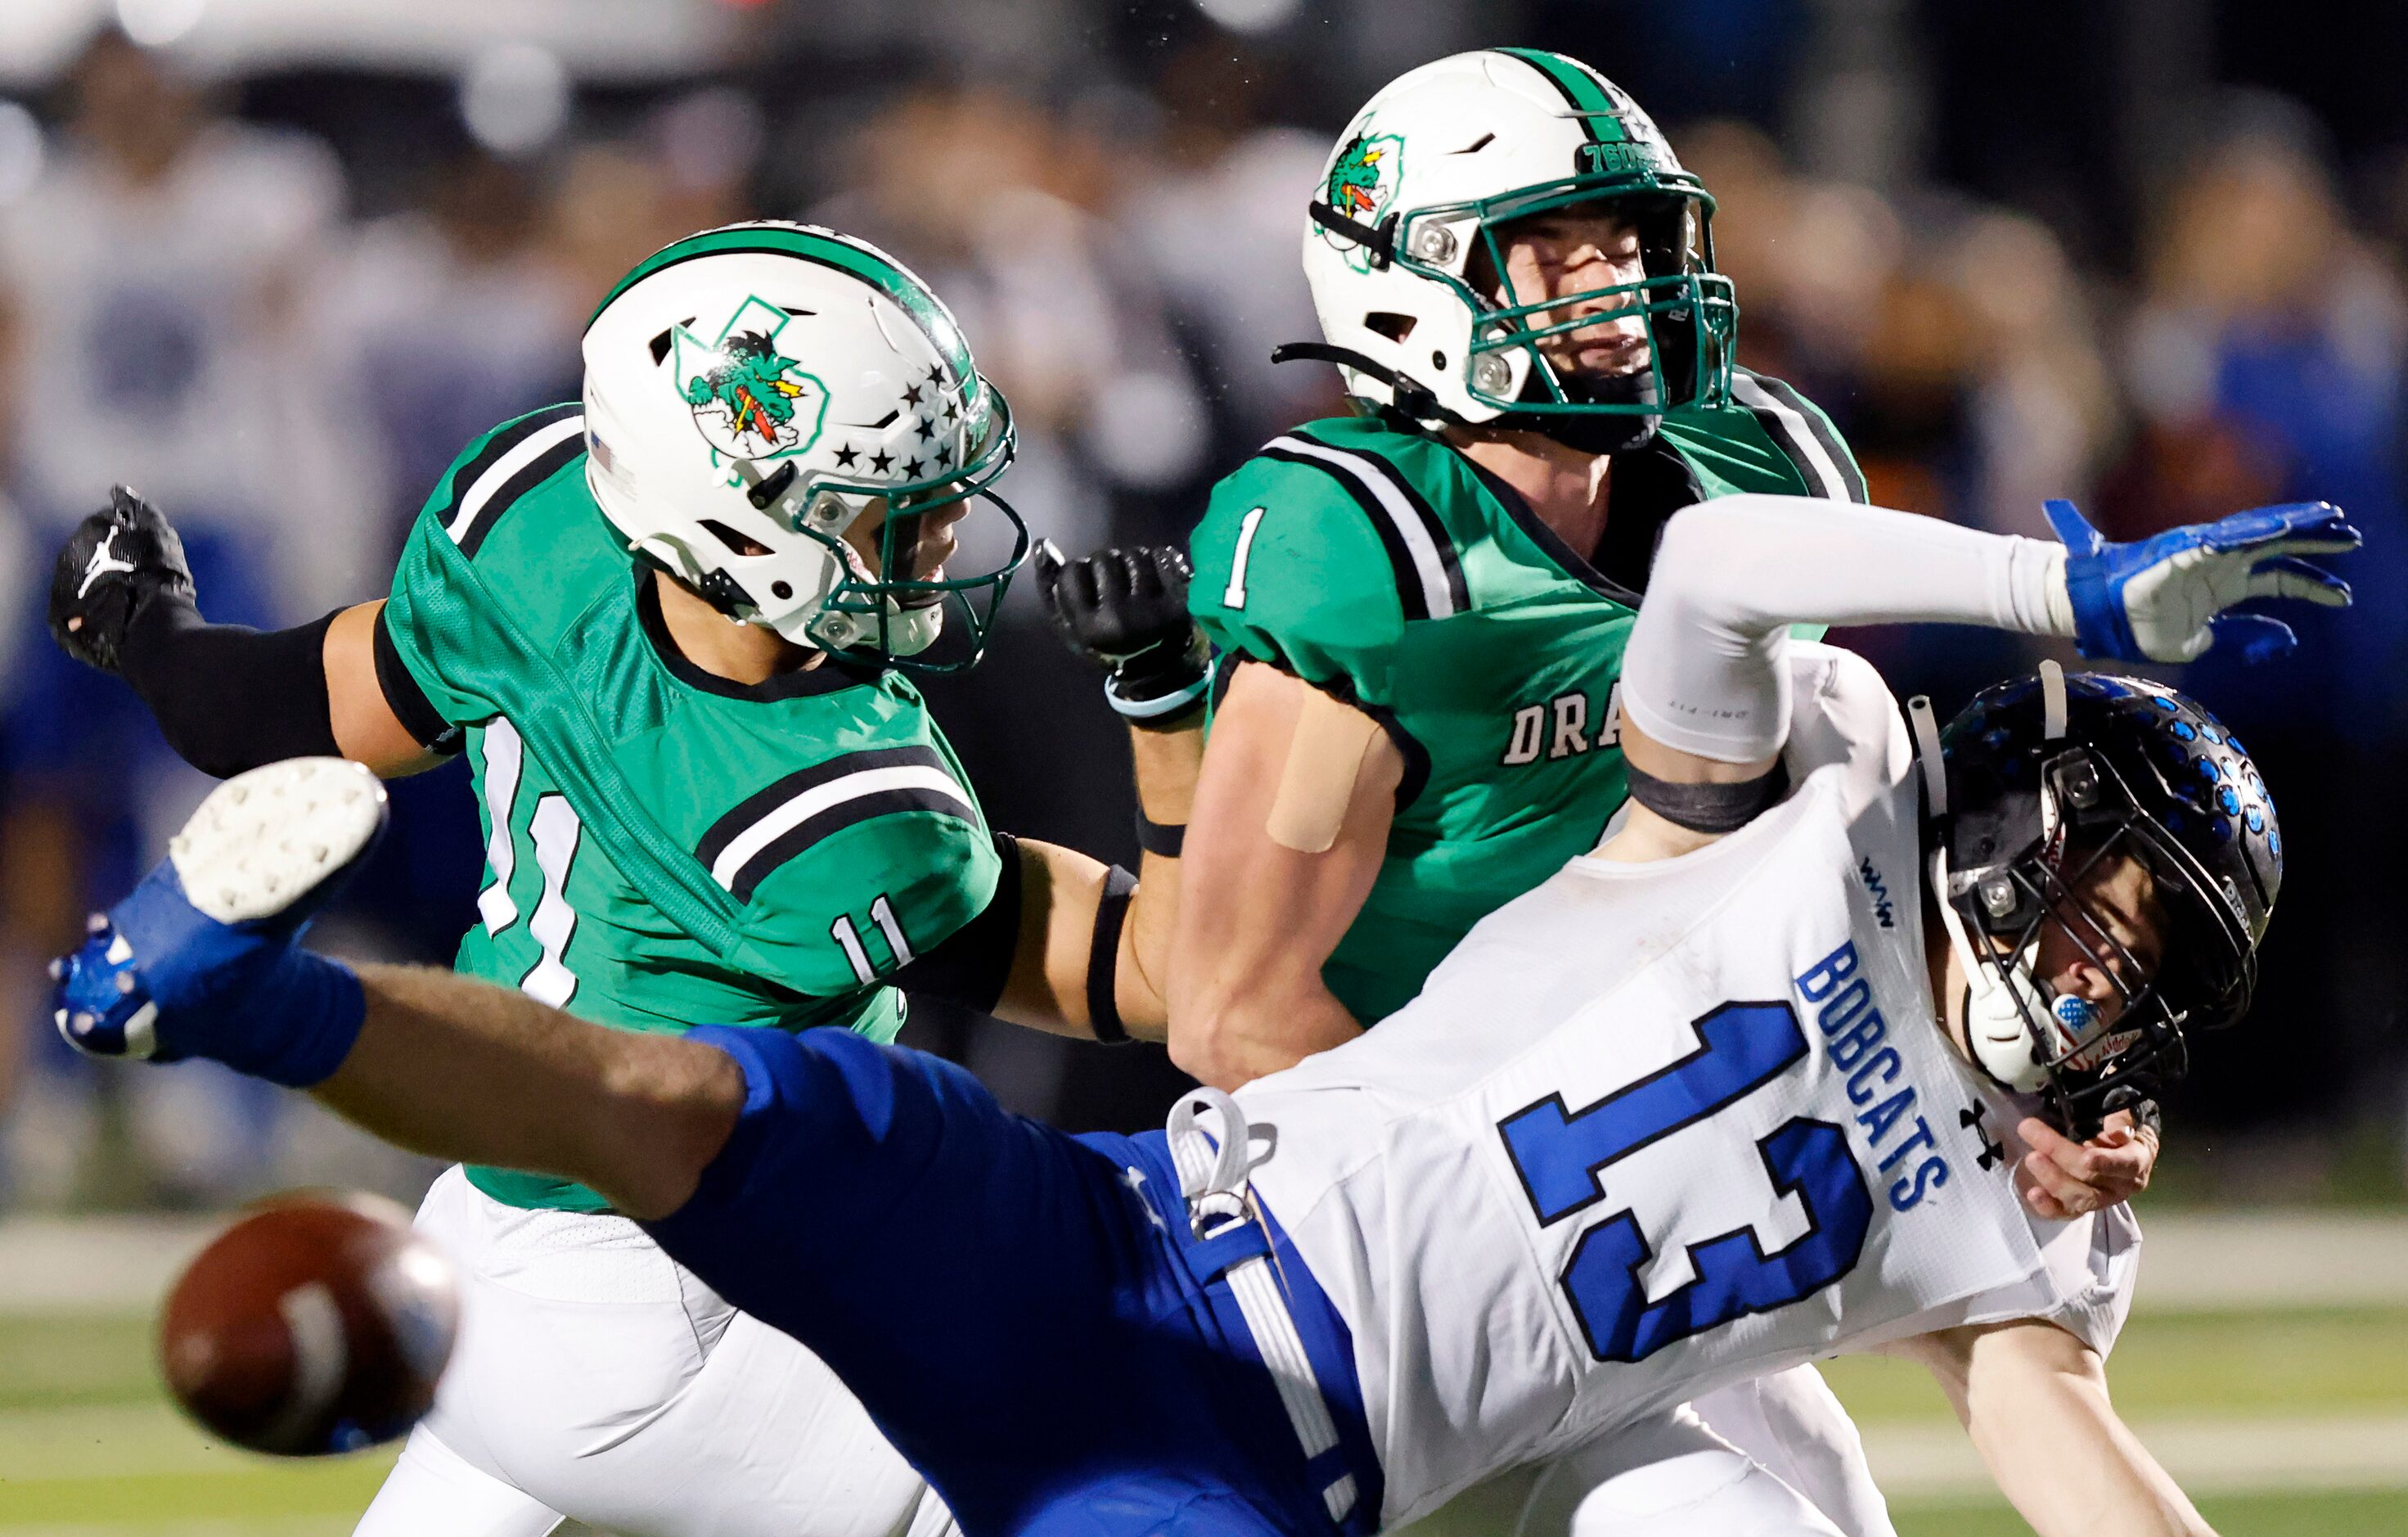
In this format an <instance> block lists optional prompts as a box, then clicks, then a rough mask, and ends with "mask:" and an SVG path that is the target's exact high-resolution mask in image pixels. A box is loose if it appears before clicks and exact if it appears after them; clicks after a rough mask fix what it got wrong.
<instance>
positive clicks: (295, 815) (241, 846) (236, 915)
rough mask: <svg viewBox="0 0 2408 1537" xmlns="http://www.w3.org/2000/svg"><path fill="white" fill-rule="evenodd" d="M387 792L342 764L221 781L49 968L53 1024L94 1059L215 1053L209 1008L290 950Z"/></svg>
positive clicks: (293, 763) (260, 771) (360, 851)
mask: <svg viewBox="0 0 2408 1537" xmlns="http://www.w3.org/2000/svg"><path fill="white" fill-rule="evenodd" d="M385 818H386V808H385V794H384V786H383V785H382V784H380V783H378V781H377V778H376V776H375V775H374V774H371V773H370V772H368V770H367V769H366V768H363V767H361V766H360V765H359V764H356V763H352V762H350V761H348V760H347V759H343V758H291V759H287V760H286V761H284V762H282V763H271V764H268V765H266V766H265V767H264V768H253V769H251V771H250V772H248V773H245V774H239V775H237V776H236V777H235V778H233V779H230V780H228V781H226V783H223V784H222V785H220V786H218V787H217V789H215V790H214V791H212V792H210V794H209V797H208V799H207V800H204V801H202V802H201V805H200V809H199V810H198V811H195V812H193V815H192V818H191V820H190V821H188V822H186V823H185V824H184V827H183V830H182V831H181V832H179V833H178V834H177V835H176V837H175V839H174V840H172V841H171V842H169V844H168V845H167V857H166V858H165V859H164V860H162V861H161V862H160V864H159V866H158V868H157V869H153V870H152V871H151V872H150V875H149V877H147V878H146V879H145V880H144V881H143V883H141V884H140V885H138V886H136V888H135V889H134V892H133V894H132V895H131V896H129V897H127V898H125V899H124V900H123V901H122V902H120V903H118V904H117V905H116V906H115V907H113V908H111V909H109V911H108V912H106V913H97V912H96V913H94V914H93V917H92V921H91V926H90V932H89V936H88V937H87V938H86V939H85V941H84V942H83V945H82V947H81V948H79V950H77V951H76V953H75V954H74V955H69V956H66V957H65V958H64V959H61V960H56V961H53V962H51V963H50V975H51V978H52V979H53V980H54V981H55V982H57V984H58V991H57V998H56V1009H55V1012H54V1014H53V1019H54V1020H55V1022H56V1024H57V1025H58V1028H59V1033H60V1034H61V1035H62V1036H65V1038H66V1041H67V1044H69V1045H71V1046H73V1047H75V1048H76V1049H77V1050H78V1051H80V1052H85V1053H88V1054H90V1055H92V1056H130V1057H136V1058H145V1059H150V1060H154V1061H162V1062H169V1061H175V1060H177V1059H178V1058H179V1057H183V1056H219V1057H221V1059H225V1058H224V1055H223V1054H222V1052H220V1051H218V1050H215V1049H212V1048H213V1046H214V1044H215V1042H214V1041H213V1040H204V1039H195V1040H192V1041H186V1040H184V1039H182V1038H181V1032H180V1031H179V1029H178V1028H177V1027H176V1024H177V1022H178V1021H179V1020H189V1021H191V1022H193V1024H194V1025H196V1026H199V1027H202V1028H201V1032H200V1033H201V1034H202V1035H203V1036H206V1037H214V1035H215V1034H216V1033H217V1032H216V1030H215V1029H213V1028H210V1026H212V1025H214V1024H215V1023H217V1021H215V1020H213V1019H212V1018H211V1016H212V1014H213V1013H217V1012H218V1011H216V1010H215V1009H214V1008H213V1006H214V1005H216V1004H218V1003H220V1002H221V1001H228V1002H230V1001H231V1000H233V999H235V998H237V997H239V996H240V995H241V994H242V993H243V992H244V991H245V990H246V989H247V988H249V987H250V986H251V984H254V983H255V982H256V981H257V980H258V979H259V977H260V975H261V974H263V973H264V972H265V970H266V969H268V968H269V967H272V966H274V965H275V964H276V963H277V962H278V961H279V959H280V958H281V957H282V956H283V955H285V954H286V952H288V951H289V950H290V949H291V947H292V941H293V940H294V936H296V935H298V934H299V933H300V931H301V929H302V928H303V927H306V926H307V925H308V922H309V920H310V919H311V918H313V917H315V916H316V915H317V914H318V913H319V912H321V911H322V909H323V908H324V907H325V905H326V904H327V903H328V902H329V901H331V900H333V898H334V897H335V896H336V894H337V892H339V891H340V890H341V888H342V885H343V879H344V877H345V876H346V875H348V874H349V873H350V872H351V870H353V869H357V868H358V866H359V865H360V863H361V862H362V861H363V860H365V859H366V857H367V855H368V854H369V853H370V851H372V850H373V849H374V848H375V846H376V841H377V839H378V838H379V836H380V835H381V834H382V832H383V831H384V825H385Z"/></svg>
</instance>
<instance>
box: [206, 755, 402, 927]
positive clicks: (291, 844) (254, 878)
mask: <svg viewBox="0 0 2408 1537" xmlns="http://www.w3.org/2000/svg"><path fill="white" fill-rule="evenodd" d="M385 816H386V810H385V793H384V785H383V784H382V783H380V782H379V781H378V779H377V777H376V775H374V774H372V773H370V772H369V771H368V770H367V768H366V767H365V766H363V765H360V764H356V763H353V762H351V760H350V759H349V758H287V759H285V760H284V761H283V762H281V763H270V764H266V765H265V766H263V767H261V768H253V769H251V770H250V771H249V772H247V773H241V774H236V776H235V777H234V778H232V779H230V780H228V781H226V782H225V783H223V784H221V785H219V786H218V787H217V788H216V789H214V790H212V791H210V792H209V797H208V799H207V800H204V801H202V802H201V804H200V809H199V810H197V811H195V812H193V814H192V817H191V819H190V820H189V821H187V822H186V823H185V824H184V828H183V831H181V832H179V833H178V834H177V835H176V836H175V838H174V839H173V840H170V841H169V842H168V844H167V858H168V860H169V861H170V862H171V863H173V864H174V865H175V867H176V878H177V879H178V880H179V881H180V882H182V883H183V887H184V898H185V900H187V901H189V902H191V903H192V904H193V906H194V907H195V908H198V909H199V910H200V911H201V912H205V913H207V914H208V915H209V916H210V917H212V918H215V919H216V920H217V921H218V922H220V923H222V924H238V923H251V922H255V921H257V920H259V919H262V918H272V917H276V916H278V915H279V914H283V913H286V912H291V910H292V909H293V908H294V906H296V905H298V904H302V903H305V902H309V901H310V898H313V897H318V896H320V895H321V894H323V895H326V896H331V895H332V891H331V889H330V888H329V883H330V882H331V881H332V880H333V878H334V877H336V876H338V875H340V874H342V873H343V872H344V871H346V870H348V869H351V867H353V866H354V865H356V864H358V863H359V862H360V861H361V860H362V859H363V858H365V857H366V855H367V854H368V852H369V850H370V849H372V848H373V847H374V846H375V844H376V840H377V835H378V834H379V833H380V832H382V831H383V830H384V824H385ZM312 905H315V904H312Z"/></svg>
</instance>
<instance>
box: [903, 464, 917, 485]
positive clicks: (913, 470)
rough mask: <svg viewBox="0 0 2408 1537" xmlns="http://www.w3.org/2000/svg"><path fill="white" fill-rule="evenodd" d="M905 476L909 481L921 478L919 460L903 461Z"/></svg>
mask: <svg viewBox="0 0 2408 1537" xmlns="http://www.w3.org/2000/svg"><path fill="white" fill-rule="evenodd" d="M903 478H904V479H905V480H907V481H916V480H918V479H919V478H920V461H919V460H917V459H907V460H905V461H904V462H903Z"/></svg>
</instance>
